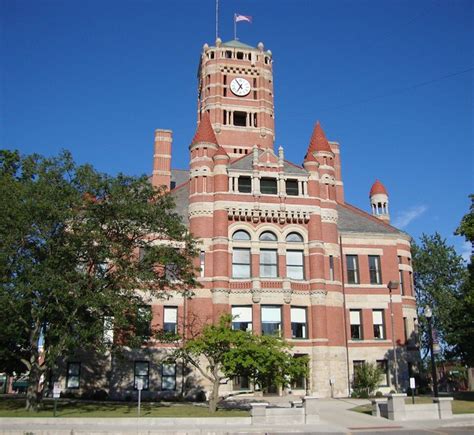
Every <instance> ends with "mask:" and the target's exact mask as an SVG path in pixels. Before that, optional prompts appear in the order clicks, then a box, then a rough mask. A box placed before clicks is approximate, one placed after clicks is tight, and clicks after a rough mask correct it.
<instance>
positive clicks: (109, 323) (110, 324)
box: [104, 316, 114, 345]
mask: <svg viewBox="0 0 474 435" xmlns="http://www.w3.org/2000/svg"><path fill="white" fill-rule="evenodd" d="M113 342H114V317H113V316H104V343H105V344H106V345H111V344H113Z"/></svg>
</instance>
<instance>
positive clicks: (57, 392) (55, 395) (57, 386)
mask: <svg viewBox="0 0 474 435" xmlns="http://www.w3.org/2000/svg"><path fill="white" fill-rule="evenodd" d="M60 396H61V383H60V382H55V383H54V386H53V399H54V411H53V416H54V417H56V407H57V402H58V399H59V397H60Z"/></svg>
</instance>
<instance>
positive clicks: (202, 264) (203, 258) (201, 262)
mask: <svg viewBox="0 0 474 435" xmlns="http://www.w3.org/2000/svg"><path fill="white" fill-rule="evenodd" d="M199 265H200V276H201V278H204V272H205V266H206V253H205V252H204V251H201V252H200V253H199Z"/></svg>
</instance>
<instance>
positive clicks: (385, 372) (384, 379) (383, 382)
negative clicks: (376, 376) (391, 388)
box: [377, 359, 388, 387]
mask: <svg viewBox="0 0 474 435" xmlns="http://www.w3.org/2000/svg"><path fill="white" fill-rule="evenodd" d="M377 366H378V367H379V368H380V369H381V370H382V374H383V377H381V379H382V380H381V381H380V384H379V386H380V387H388V361H387V360H386V359H379V360H377Z"/></svg>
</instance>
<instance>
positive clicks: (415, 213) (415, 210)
mask: <svg viewBox="0 0 474 435" xmlns="http://www.w3.org/2000/svg"><path fill="white" fill-rule="evenodd" d="M426 210H428V207H427V206H426V205H417V206H415V207H411V208H409V209H407V210H405V211H403V212H401V213H400V214H399V215H398V216H397V217H396V218H395V219H394V220H393V225H394V226H395V227H397V228H400V229H402V228H405V227H406V226H408V225H409V224H410V222H412V221H414V220H415V219H417V218H419V217H420V216H421V215H422V214H423V213H424V212H425V211H426Z"/></svg>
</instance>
